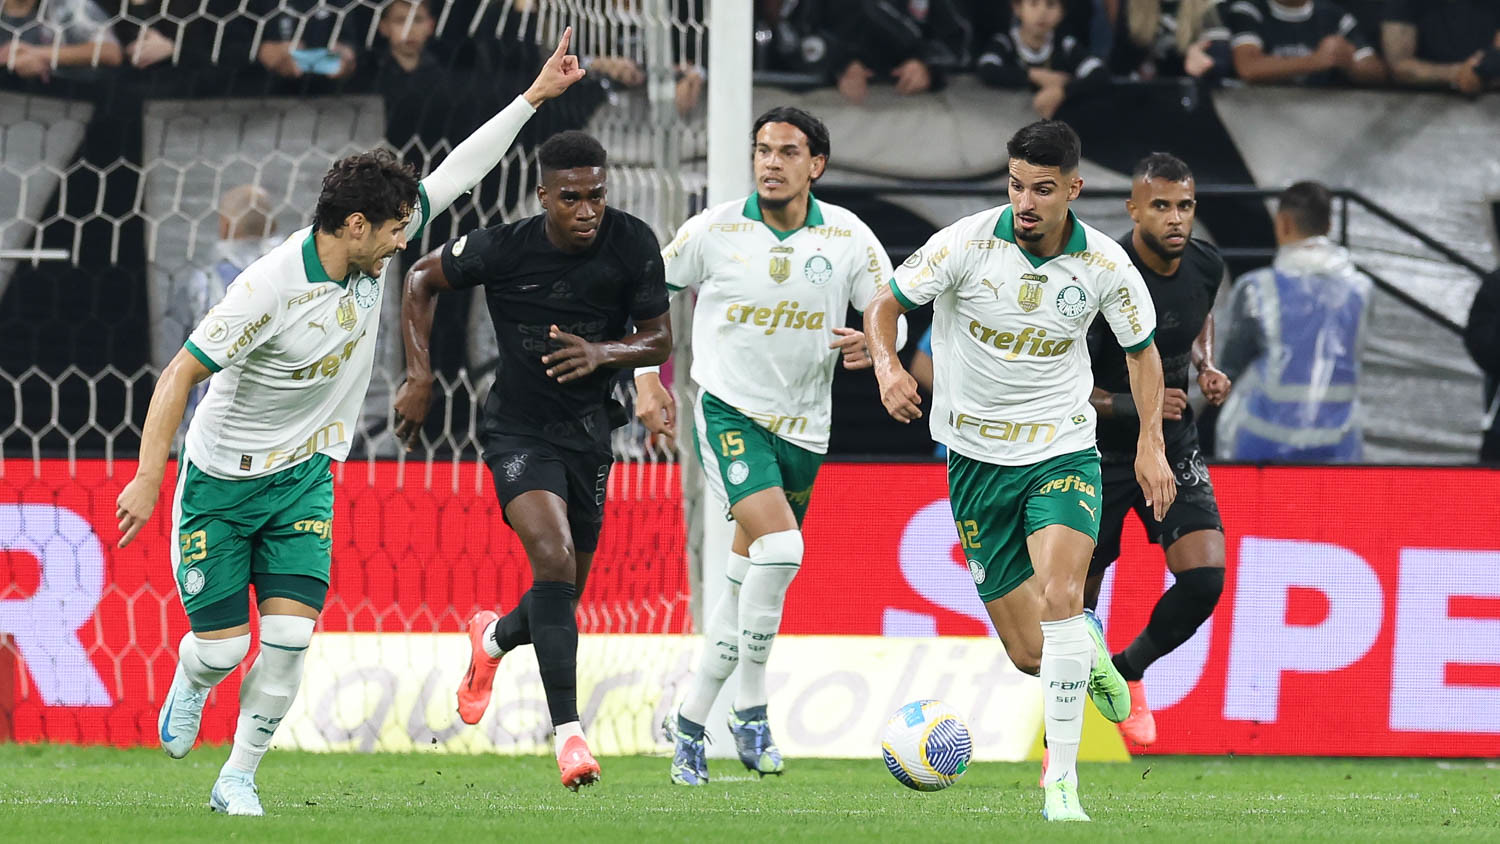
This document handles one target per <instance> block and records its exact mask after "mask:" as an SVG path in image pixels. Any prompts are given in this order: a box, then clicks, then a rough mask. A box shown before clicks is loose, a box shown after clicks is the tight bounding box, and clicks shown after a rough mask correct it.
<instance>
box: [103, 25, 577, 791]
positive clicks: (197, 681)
mask: <svg viewBox="0 0 1500 844" xmlns="http://www.w3.org/2000/svg"><path fill="white" fill-rule="evenodd" d="M570 37H571V30H569V31H565V32H564V33H563V37H562V41H561V43H559V44H558V46H557V50H556V51H555V52H553V54H552V56H551V57H550V58H549V59H548V60H547V63H546V65H544V66H543V68H542V71H541V73H540V74H539V75H538V76H537V78H536V81H535V82H533V83H532V85H531V87H530V88H529V89H527V91H526V93H525V94H523V95H521V96H520V97H517V98H516V100H515V102H513V103H511V104H510V105H509V106H507V107H506V108H505V110H504V111H502V112H500V114H498V115H496V116H495V117H493V118H491V119H490V120H489V121H488V122H487V123H485V124H484V125H483V126H481V127H479V129H477V130H476V131H475V132H474V134H472V135H470V136H469V138H468V139H466V140H465V141H464V142H463V143H461V144H459V145H458V146H457V147H455V148H454V149H453V152H451V153H450V154H449V155H448V157H447V158H446V159H445V160H444V161H443V163H442V165H441V166H439V167H438V168H437V169H436V170H434V171H433V172H432V174H431V175H429V176H428V177H427V178H426V179H423V180H422V181H421V182H418V181H417V177H416V174H415V173H413V172H412V171H411V169H410V168H409V167H407V166H406V165H404V164H402V163H401V162H400V161H398V160H397V159H396V158H395V156H393V155H391V154H390V153H389V152H387V151H385V150H375V151H372V152H366V153H361V154H358V155H352V156H349V157H348V158H345V159H343V160H341V161H338V162H336V163H335V164H334V165H333V167H332V168H331V169H330V170H329V171H328V174H327V175H326V176H324V177H323V188H322V192H321V193H320V194H319V196H318V205H317V210H316V211H315V212H314V215H313V225H312V226H311V227H310V228H306V229H303V230H301V231H298V232H296V233H294V234H293V235H292V236H291V237H289V238H288V239H287V240H286V242H285V243H283V244H282V245H280V246H278V247H276V248H275V249H273V250H271V251H270V252H268V253H267V254H266V255H265V257H263V258H261V259H260V260H258V261H256V262H255V263H253V264H251V265H250V266H249V267H247V268H246V269H245V271H244V272H243V273H241V274H240V276H239V277H238V278H237V279H235V281H234V282H233V283H232V284H231V285H230V286H229V289H228V291H227V292H226V293H225V296H224V300H223V301H222V302H220V303H219V304H218V305H217V306H215V307H214V309H213V310H212V311H210V312H209V313H208V315H207V316H206V317H204V319H203V322H202V323H200V324H199V325H198V327H197V328H196V329H194V331H193V333H192V335H191V336H190V337H189V338H188V341H187V344H186V345H185V346H184V348H183V349H182V350H181V351H180V352H178V353H177V356H176V357H174V358H173V359H172V361H171V363H169V364H168V365H167V368H166V369H165V370H164V371H163V372H162V374H161V377H160V378H159V379H158V380H157V382H156V388H155V390H154V391H153V392H152V395H151V405H150V409H149V410H148V411H147V414H146V424H145V428H144V430H143V432H142V436H141V450H140V465H139V466H138V468H137V469H136V475H135V478H134V479H133V480H131V481H130V483H129V484H127V485H126V486H125V489H124V490H123V491H122V492H121V493H120V496H119V499H118V502H117V505H116V507H117V515H118V517H119V520H120V531H121V533H122V534H123V536H122V537H121V539H120V547H122V548H123V547H125V546H126V545H128V544H130V542H131V540H133V539H135V537H136V535H137V534H138V533H140V530H141V528H142V527H144V526H145V524H146V522H147V520H149V519H150V518H151V512H152V510H154V509H155V507H156V499H157V495H158V494H159V490H160V488H161V484H162V478H163V475H164V474H165V473H166V464H167V453H168V451H169V450H170V448H171V443H172V437H173V434H174V433H175V432H176V430H177V426H178V424H179V423H181V421H182V415H183V411H184V408H185V406H186V404H187V398H188V394H189V393H190V392H192V390H193V388H194V386H195V385H196V384H197V383H198V382H200V381H202V380H203V379H205V378H209V377H210V375H212V376H214V377H213V378H212V379H211V380H210V381H209V385H208V395H207V397H206V398H204V400H203V402H202V404H200V405H199V406H198V410H197V413H196V414H195V415H194V416H193V421H192V423H191V424H190V425H189V426H188V434H187V444H186V446H185V448H184V454H183V455H182V456H181V458H180V463H179V467H178V478H177V487H176V492H175V494H174V496H173V499H172V533H173V536H174V538H175V540H176V541H175V542H174V543H173V546H172V566H173V569H174V571H175V573H176V580H177V588H178V594H179V596H180V597H181V599H182V605H183V609H184V610H186V612H187V616H188V624H189V625H190V626H191V628H192V629H191V631H190V632H188V633H187V635H185V636H183V637H182V641H181V643H180V644H179V646H178V657H179V662H178V664H177V670H176V673H175V674H174V675H173V678H172V685H171V688H170V689H168V690H167V696H166V699H165V701H164V702H163V704H162V708H161V714H160V716H159V718H158V728H159V730H160V732H161V743H162V747H163V748H164V749H165V750H166V752H167V754H168V755H169V756H172V757H173V758H179V759H180V758H182V757H183V756H186V755H187V753H188V751H189V750H191V749H192V747H193V742H194V741H195V740H196V739H197V737H198V728H199V725H200V723H201V721H202V716H203V704H204V702H205V701H206V700H207V699H208V693H209V692H210V691H211V690H212V689H213V687H214V686H216V685H217V684H218V683H219V682H220V681H221V680H223V679H224V678H225V677H227V676H229V674H230V673H231V672H232V671H234V669H235V668H237V667H238V666H239V664H240V662H241V661H242V660H244V658H245V656H246V655H247V654H248V653H249V652H250V607H249V602H250V587H251V586H252V585H253V586H254V587H255V597H256V600H257V601H258V609H259V612H260V644H261V649H260V653H259V655H257V656H256V658H255V663H254V664H253V665H252V666H251V668H250V672H249V673H248V674H247V675H246V676H245V682H244V685H243V686H241V688H240V716H239V723H238V726H237V727H236V729H235V733H234V747H233V749H232V750H231V751H230V754H229V761H228V762H226V763H225V764H224V767H223V768H222V769H221V770H220V771H219V776H218V780H217V781H216V782H215V783H214V786H213V790H212V792H211V794H210V796H209V805H210V806H211V807H212V808H213V809H214V810H215V811H218V812H224V813H227V814H231V815H261V814H264V812H263V810H262V808H261V803H260V797H259V793H258V790H257V788H256V785H255V771H256V768H257V767H258V766H259V765H260V760H261V757H262V756H264V755H265V752H266V749H267V748H268V747H269V746H270V744H271V737H272V736H273V735H274V734H275V732H276V727H277V725H278V724H280V723H281V719H282V718H283V717H284V716H285V715H286V713H287V711H288V710H290V709H291V705H292V700H293V699H294V698H295V697H296V695H297V688H298V686H299V685H300V684H301V681H302V662H303V656H304V654H305V653H306V651H307V646H308V642H309V641H310V640H311V638H312V632H313V626H314V624H315V623H316V621H317V618H318V614H319V612H321V610H322V608H323V602H324V599H325V597H326V596H327V593H328V583H329V565H330V553H331V550H332V547H333V540H332V536H333V475H332V474H331V473H330V471H329V461H331V460H343V459H344V458H345V457H347V456H348V454H349V445H350V440H351V438H352V437H353V435H354V430H355V425H356V420H357V419H358V416H359V410H360V407H361V405H362V403H363V402H364V398H365V391H366V388H367V387H368V386H369V383H370V373H371V370H372V367H373V363H374V355H375V333H376V330H377V329H378V327H379V318H380V301H381V297H382V295H383V290H382V282H381V280H380V276H381V271H382V270H384V269H385V265H386V261H387V260H388V259H389V258H390V257H391V256H392V255H394V254H396V252H398V251H399V250H401V249H402V248H404V247H405V246H406V243H407V241H408V240H409V239H412V238H415V237H417V236H419V235H420V233H421V231H422V228H423V226H425V225H426V224H427V222H428V221H429V220H430V219H432V217H433V216H434V215H436V214H438V213H441V212H442V211H443V210H444V209H446V208H447V207H448V206H449V205H450V204H451V203H452V202H453V201H454V200H455V199H457V198H458V197H459V196H460V195H461V194H463V193H464V192H466V191H468V190H469V189H471V188H473V187H474V185H476V184H478V183H479V180H480V179H482V178H483V177H484V175H485V174H486V173H488V172H489V171H490V169H491V168H493V167H494V166H495V165H496V164H497V163H499V161H500V157H501V156H502V155H504V154H505V152H506V151H507V150H508V149H510V145H511V143H512V142H513V141H514V140H515V138H516V135H517V134H519V133H520V131H521V127H522V126H524V125H525V123H526V121H527V120H528V119H529V118H530V117H531V115H532V114H533V113H535V111H536V108H537V107H538V106H540V105H541V104H542V103H544V102H546V101H547V100H549V99H552V98H553V97H556V96H558V95H559V94H561V93H562V92H563V91H564V90H566V89H567V88H568V86H570V85H572V84H573V83H574V82H576V81H578V80H579V79H581V78H583V74H584V72H583V70H582V69H580V68H579V66H578V59H577V57H575V56H570V55H566V53H567V49H568V41H569V39H570Z"/></svg>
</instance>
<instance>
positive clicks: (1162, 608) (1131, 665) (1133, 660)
mask: <svg viewBox="0 0 1500 844" xmlns="http://www.w3.org/2000/svg"><path fill="white" fill-rule="evenodd" d="M1223 591H1224V569H1222V568H1217V567H1213V568H1199V569H1188V570H1187V571H1185V572H1183V573H1182V574H1179V575H1177V582H1176V583H1173V584H1172V587H1171V588H1170V589H1168V590H1167V591H1166V592H1164V593H1162V596H1161V598H1160V600H1158V601H1157V602H1156V609H1154V610H1152V611H1151V621H1150V622H1149V623H1147V625H1146V629H1145V630H1143V631H1141V635H1139V636H1137V637H1135V641H1134V642H1131V643H1130V644H1129V645H1128V646H1127V647H1126V648H1125V650H1123V651H1121V652H1119V653H1117V654H1115V657H1114V663H1115V667H1116V668H1118V669H1120V674H1121V675H1122V676H1124V678H1125V679H1126V680H1129V681H1135V680H1139V679H1141V677H1143V676H1145V674H1146V669H1147V668H1150V667H1151V663H1153V662H1156V661H1157V660H1158V659H1161V658H1162V657H1164V656H1166V655H1167V654H1169V653H1171V652H1172V651H1175V650H1177V648H1178V647H1179V646H1180V645H1182V643H1183V642H1186V641H1187V640H1188V639H1191V638H1192V637H1193V634H1194V633H1195V632H1197V630H1198V628H1199V627H1200V626H1202V625H1203V622H1205V621H1207V620H1208V617H1209V616H1211V615H1213V612H1214V607H1215V606H1216V605H1218V603H1219V593H1220V592H1223Z"/></svg>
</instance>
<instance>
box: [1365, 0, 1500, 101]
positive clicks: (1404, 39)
mask: <svg viewBox="0 0 1500 844" xmlns="http://www.w3.org/2000/svg"><path fill="white" fill-rule="evenodd" d="M1380 43H1381V46H1382V48H1383V49H1384V50H1385V60H1386V61H1387V62H1389V63H1390V66H1391V76H1392V77H1394V79H1395V81H1396V84H1398V85H1406V86H1410V87H1413V88H1452V89H1454V90H1455V91H1458V92H1460V93H1463V94H1467V95H1468V96H1471V97H1472V96H1477V95H1478V94H1480V93H1482V92H1484V91H1486V90H1494V89H1495V88H1500V4H1497V3H1495V2H1494V0H1391V3H1390V6H1389V8H1388V9H1387V11H1386V16H1385V20H1384V22H1383V23H1381V25H1380Z"/></svg>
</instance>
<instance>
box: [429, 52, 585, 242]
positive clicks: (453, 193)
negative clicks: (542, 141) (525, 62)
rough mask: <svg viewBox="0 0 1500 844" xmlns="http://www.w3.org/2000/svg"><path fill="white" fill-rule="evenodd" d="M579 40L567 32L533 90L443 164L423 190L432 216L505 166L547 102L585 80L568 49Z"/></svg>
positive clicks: (575, 59) (449, 155) (522, 96)
mask: <svg viewBox="0 0 1500 844" xmlns="http://www.w3.org/2000/svg"><path fill="white" fill-rule="evenodd" d="M572 38H573V28H572V27H571V26H570V27H568V28H567V29H565V30H563V34H562V39H561V40H559V41H558V42H557V49H556V50H553V51H552V55H551V56H550V57H548V59H547V63H546V64H544V65H542V70H541V73H538V74H537V77H536V80H535V81H534V82H532V83H531V87H530V88H527V89H526V93H524V94H522V95H521V96H519V97H516V99H515V100H514V101H513V102H512V103H511V104H510V105H508V106H506V107H505V109H504V110H503V111H501V112H500V113H499V114H497V115H495V116H494V117H492V118H490V119H489V121H487V122H486V123H485V124H484V125H483V126H480V127H479V128H478V129H475V130H474V134H472V135H470V136H469V137H467V138H465V139H464V140H463V142H462V143H460V144H459V145H458V146H456V147H454V148H453V152H451V153H449V154H448V157H447V158H445V159H443V163H442V164H441V165H439V166H438V168H437V169H436V170H434V171H432V173H430V174H429V175H428V176H427V178H425V179H423V180H422V188H423V190H425V191H426V193H427V201H428V204H429V205H430V206H431V211H430V213H429V215H428V216H429V217H433V216H437V215H438V214H439V213H441V212H442V211H443V210H444V209H446V208H447V207H448V206H449V205H452V204H453V201H454V200H455V199H458V198H459V197H460V196H462V195H463V194H465V193H467V192H468V191H469V190H471V189H472V188H473V187H474V186H475V185H477V184H479V180H480V179H483V178H484V177H485V175H486V174H487V173H489V172H490V171H491V170H493V169H494V168H495V165H496V164H499V163H500V159H501V158H502V157H504V155H505V153H506V152H507V151H509V150H510V147H511V144H514V143H515V141H516V136H517V135H519V134H521V128H522V127H523V126H525V125H526V121H527V120H530V119H531V115H533V114H536V110H537V109H538V108H540V107H541V105H542V103H544V102H546V101H548V100H550V99H553V98H554V97H557V96H559V95H560V94H562V92H564V91H566V90H568V88H569V87H571V86H572V85H573V83H574V82H577V81H578V80H580V79H582V78H583V77H584V73H585V71H584V69H583V68H581V67H579V66H578V57H577V56H570V55H568V45H569V43H570V42H571V41H572Z"/></svg>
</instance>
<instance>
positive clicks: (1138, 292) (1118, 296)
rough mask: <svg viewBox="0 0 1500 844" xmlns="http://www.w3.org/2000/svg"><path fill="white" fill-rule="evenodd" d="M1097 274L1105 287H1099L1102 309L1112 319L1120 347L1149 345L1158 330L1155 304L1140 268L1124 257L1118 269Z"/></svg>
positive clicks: (1129, 349)
mask: <svg viewBox="0 0 1500 844" xmlns="http://www.w3.org/2000/svg"><path fill="white" fill-rule="evenodd" d="M1098 278H1099V281H1100V283H1101V286H1103V287H1104V289H1102V290H1100V291H1098V293H1099V312H1100V313H1102V314H1104V319H1105V320H1106V321H1108V322H1109V327H1110V330H1111V331H1113V332H1114V333H1115V339H1116V340H1118V341H1120V348H1122V349H1124V350H1125V351H1127V352H1139V351H1141V350H1142V349H1145V348H1146V347H1147V346H1150V345H1151V340H1152V337H1153V336H1154V335H1155V333H1156V306H1155V305H1153V304H1152V302H1151V291H1149V290H1148V289H1146V280H1145V279H1143V278H1141V271H1140V270H1138V269H1136V268H1135V265H1134V264H1132V263H1130V262H1129V261H1124V262H1123V263H1121V264H1120V265H1119V269H1117V270H1115V271H1114V272H1110V273H1100V274H1099V276H1098Z"/></svg>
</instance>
